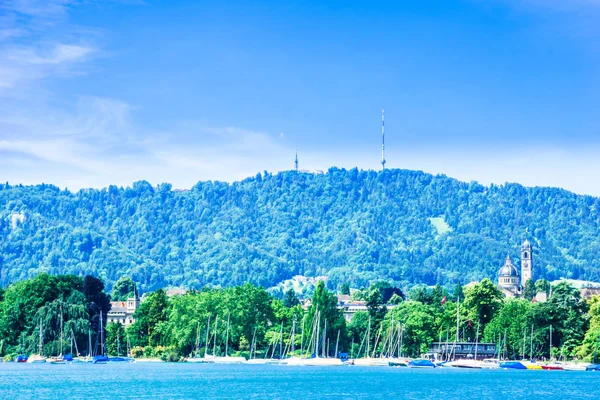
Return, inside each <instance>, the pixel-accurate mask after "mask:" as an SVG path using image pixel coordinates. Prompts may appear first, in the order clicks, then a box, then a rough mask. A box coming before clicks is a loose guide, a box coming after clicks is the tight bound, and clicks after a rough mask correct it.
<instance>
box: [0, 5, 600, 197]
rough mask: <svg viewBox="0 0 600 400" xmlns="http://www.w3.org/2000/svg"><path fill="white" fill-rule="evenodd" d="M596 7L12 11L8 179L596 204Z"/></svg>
mask: <svg viewBox="0 0 600 400" xmlns="http://www.w3.org/2000/svg"><path fill="white" fill-rule="evenodd" d="M599 20H600V0H436V1H434V0H419V1H389V2H388V1H354V0H345V1H325V0H323V1H317V2H311V1H298V2H295V1H284V2H282V1H269V0H263V1H236V0H230V1H227V2H224V1H214V2H211V1H200V0H195V1H183V0H182V1H176V0H169V1H166V0H163V1H159V0H156V1H155V0H145V1H136V0H124V1H118V0H113V1H107V0H105V1H100V0H80V1H72V0H0V181H8V182H10V183H11V184H18V183H23V184H38V183H51V184H55V185H57V186H59V187H61V188H65V187H66V188H69V189H71V190H78V189H80V188H87V187H96V188H100V187H106V186H108V185H111V184H114V185H118V186H128V185H131V184H132V183H133V182H135V181H138V180H147V181H149V182H150V183H152V184H159V183H162V182H169V183H171V184H173V187H174V188H181V189H186V188H190V187H192V186H193V185H194V184H195V183H196V182H198V181H204V180H225V181H235V180H240V179H243V178H245V177H248V176H253V175H255V174H256V173H258V172H262V171H265V170H266V171H269V172H277V171H283V170H288V169H292V168H293V167H294V157H295V152H296V148H297V149H298V158H299V162H300V168H301V169H306V170H309V171H316V170H325V171H326V170H327V169H328V168H329V167H331V166H337V167H343V168H353V167H359V168H361V169H380V168H381V164H380V159H381V108H382V107H383V106H385V117H386V120H385V127H386V159H387V167H388V168H402V169H413V170H423V171H425V172H429V173H442V174H446V175H448V176H451V177H454V178H457V179H460V180H464V181H471V180H475V181H479V182H481V183H483V184H489V183H496V184H502V183H505V182H518V183H521V184H524V185H527V186H558V187H562V188H566V189H568V190H572V191H574V192H576V193H581V194H591V195H595V196H600V179H597V178H598V177H599V176H600V157H598V156H597V155H598V154H599V150H600V112H599V105H600V24H598V23H597V22H598V21H599Z"/></svg>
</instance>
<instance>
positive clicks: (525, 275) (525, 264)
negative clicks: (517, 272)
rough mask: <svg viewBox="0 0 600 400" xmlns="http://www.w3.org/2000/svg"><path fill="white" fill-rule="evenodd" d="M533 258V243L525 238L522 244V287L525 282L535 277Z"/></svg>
mask: <svg viewBox="0 0 600 400" xmlns="http://www.w3.org/2000/svg"><path fill="white" fill-rule="evenodd" d="M531 258H532V257H531V243H529V240H527V239H525V241H524V242H523V244H522V245H521V287H524V286H525V282H527V281H528V280H530V279H533V269H532V264H531Z"/></svg>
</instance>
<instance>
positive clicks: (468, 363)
mask: <svg viewBox="0 0 600 400" xmlns="http://www.w3.org/2000/svg"><path fill="white" fill-rule="evenodd" d="M448 364H450V365H451V366H452V367H454V368H469V369H481V363H480V362H479V361H477V360H456V361H452V362H451V363H448Z"/></svg>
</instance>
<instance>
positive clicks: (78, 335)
mask: <svg viewBox="0 0 600 400" xmlns="http://www.w3.org/2000/svg"><path fill="white" fill-rule="evenodd" d="M92 283H93V284H92ZM102 286H103V284H102V281H100V280H98V279H96V278H92V277H89V276H86V277H85V278H84V279H81V278H79V277H76V276H73V275H57V276H51V275H48V274H40V275H38V276H36V277H34V278H32V279H28V280H25V281H21V282H18V283H15V284H13V285H10V286H9V287H8V288H7V289H6V291H5V292H4V298H3V300H2V301H1V302H0V337H2V338H3V349H2V351H3V352H4V353H5V354H6V353H10V352H14V353H37V352H38V343H39V332H40V331H39V329H40V326H41V327H42V338H43V341H44V354H46V355H58V354H59V352H60V349H61V347H62V349H63V353H65V352H67V349H68V350H69V351H70V348H69V344H70V342H71V340H70V338H71V336H72V335H73V337H74V339H75V341H76V343H77V344H78V347H79V349H85V348H87V341H88V333H89V332H90V330H91V331H92V332H93V336H94V337H95V336H96V332H97V331H96V330H94V329H93V324H94V323H96V322H97V320H96V318H97V315H93V314H91V313H90V310H96V309H97V310H100V309H103V310H104V312H107V311H108V310H109V309H110V303H109V302H108V301H106V303H104V302H103V300H104V299H106V297H105V296H106V295H105V294H104V293H102V292H100V293H98V292H97V291H96V289H100V290H101V287H102ZM102 295H104V297H103V296H102ZM94 301H99V304H100V305H101V306H98V305H97V304H96V303H94ZM61 333H62V339H63V340H62V342H61V341H60V339H61Z"/></svg>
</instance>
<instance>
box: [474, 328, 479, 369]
mask: <svg viewBox="0 0 600 400" xmlns="http://www.w3.org/2000/svg"><path fill="white" fill-rule="evenodd" d="M478 344H479V324H477V332H475V361H477V345H478Z"/></svg>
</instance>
